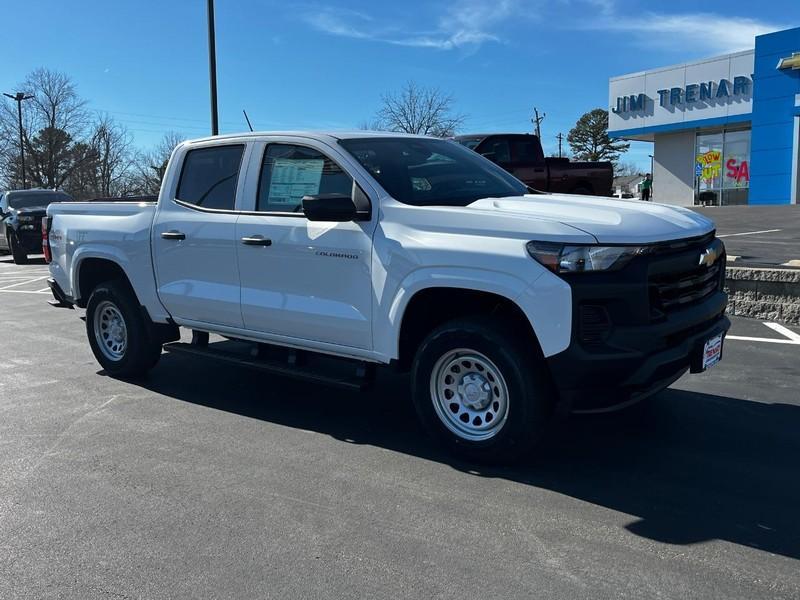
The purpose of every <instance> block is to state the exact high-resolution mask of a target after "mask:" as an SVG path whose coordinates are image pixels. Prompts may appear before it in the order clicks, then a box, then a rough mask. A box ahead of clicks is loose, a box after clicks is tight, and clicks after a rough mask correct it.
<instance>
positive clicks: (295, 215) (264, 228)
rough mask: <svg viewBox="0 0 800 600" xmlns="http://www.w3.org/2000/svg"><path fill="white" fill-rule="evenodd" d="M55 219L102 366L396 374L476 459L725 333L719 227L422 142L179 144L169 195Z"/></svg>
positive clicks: (83, 207)
mask: <svg viewBox="0 0 800 600" xmlns="http://www.w3.org/2000/svg"><path fill="white" fill-rule="evenodd" d="M44 230H45V234H46V239H45V245H46V248H45V249H46V250H47V256H48V258H49V259H50V261H51V262H50V273H51V279H50V281H49V284H50V287H51V289H52V291H53V294H54V295H55V298H56V301H57V303H58V304H60V305H62V306H74V305H77V306H78V307H85V309H86V319H85V320H86V333H87V335H88V341H89V344H90V345H91V349H92V351H93V353H94V355H95V357H96V358H97V360H98V362H99V363H100V365H102V367H103V369H105V371H106V372H107V373H109V374H111V375H114V376H119V377H133V376H139V375H142V374H143V373H145V372H146V371H148V370H149V369H151V368H152V367H153V366H154V365H155V364H156V362H157V361H158V360H159V357H160V356H161V353H162V349H164V350H167V351H170V352H183V353H186V354H189V355H192V356H195V357H197V360H205V359H206V358H207V357H213V358H217V359H221V360H227V361H232V362H236V363H238V364H241V365H247V366H249V367H255V368H259V369H263V370H264V371H266V372H269V373H271V374H278V375H289V376H296V377H304V378H306V379H309V380H312V381H316V382H319V383H325V384H331V385H343V386H348V387H355V388H361V387H364V386H365V385H367V384H368V383H369V380H370V378H371V377H372V376H374V372H375V367H376V366H377V365H393V366H395V367H397V368H399V369H401V370H407V371H410V374H411V376H410V388H411V390H410V396H411V400H412V401H413V403H414V405H415V408H416V411H417V413H418V415H419V417H420V419H421V421H422V423H423V424H424V426H425V428H426V429H427V430H428V431H429V432H430V433H431V434H432V435H433V436H435V437H436V438H438V439H439V440H441V441H442V442H443V443H444V444H445V445H446V446H448V447H449V448H451V449H453V450H455V451H458V452H460V453H461V454H462V455H466V456H468V457H471V458H473V459H477V460H490V461H491V460H501V461H503V460H509V459H512V458H514V457H517V456H520V455H524V454H525V453H526V452H528V450H529V448H530V447H531V445H532V444H533V443H534V442H535V441H536V440H537V438H539V437H540V436H541V434H542V432H543V431H544V429H545V428H546V427H547V425H548V423H549V422H550V420H551V418H552V417H553V416H554V415H560V414H564V413H565V412H568V411H581V410H582V411H602V410H609V409H613V408H618V407H620V406H624V405H626V404H629V403H633V402H636V401H638V400H640V399H642V398H644V397H646V396H648V395H651V394H654V393H655V392H658V391H659V390H662V389H664V388H665V387H667V386H668V385H670V383H672V382H673V381H675V380H676V379H678V378H679V377H681V376H682V375H683V374H684V373H685V372H686V371H687V370H691V371H692V372H699V371H702V370H704V369H707V368H709V367H710V366H712V365H714V364H715V363H716V362H717V361H718V360H719V359H720V357H721V355H722V344H723V339H724V336H725V333H726V331H727V330H728V328H729V326H730V323H729V321H728V319H727V317H726V316H725V307H726V302H727V297H726V295H725V293H724V292H723V278H724V267H725V255H724V247H723V245H722V242H721V241H720V240H718V239H717V238H716V237H715V231H714V225H713V223H712V222H711V221H710V220H708V219H706V218H705V217H703V216H701V215H699V214H696V213H694V212H692V211H690V210H688V209H684V208H679V207H674V206H663V205H659V204H650V203H640V202H630V201H622V200H613V199H598V198H594V197H590V198H585V197H579V196H569V195H548V194H542V193H530V192H529V189H528V188H527V187H526V186H525V185H524V184H523V183H522V182H520V181H519V180H517V179H515V178H514V177H512V176H511V175H510V174H508V173H507V172H505V171H504V170H503V169H501V168H500V167H498V166H497V165H495V164H494V163H493V162H491V161H489V160H488V159H486V158H484V157H482V156H480V155H479V154H477V153H475V152H472V151H471V150H469V149H467V148H465V147H464V146H462V145H460V144H458V143H456V142H453V141H448V140H441V139H435V138H428V137H421V136H411V135H403V134H371V133H366V132H357V133H349V134H344V133H330V134H322V133H297V132H295V133H292V132H288V133H248V134H240V135H226V136H217V137H212V138H207V139H200V140H195V141H189V142H184V143H182V144H180V145H179V146H178V147H177V148H176V149H175V150H174V152H173V154H172V157H171V159H170V161H169V164H168V167H167V170H166V173H165V177H164V180H163V183H162V187H161V192H160V195H159V198H158V201H157V203H147V202H140V203H136V202H132V203H125V202H110V203H82V202H73V203H67V204H54V205H52V206H51V207H50V208H49V210H48V218H47V219H46V221H45V223H44ZM181 327H182V328H187V329H189V330H192V331H193V337H192V341H191V343H189V342H188V341H184V342H180V341H178V340H179V339H180V334H179V328H181ZM208 334H217V335H219V336H222V337H223V338H225V339H222V338H220V339H222V341H212V342H211V343H209V338H208ZM183 339H185V340H188V337H185V338H183ZM213 339H217V338H216V336H215V338H212V340H213ZM265 401H268V399H265Z"/></svg>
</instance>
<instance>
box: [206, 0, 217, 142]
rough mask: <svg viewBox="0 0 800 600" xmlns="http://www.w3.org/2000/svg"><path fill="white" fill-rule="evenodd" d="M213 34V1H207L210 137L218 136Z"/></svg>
mask: <svg viewBox="0 0 800 600" xmlns="http://www.w3.org/2000/svg"><path fill="white" fill-rule="evenodd" d="M215 37H216V36H215V34H214V0H208V75H209V80H210V84H211V135H219V117H218V115H217V44H216V41H215Z"/></svg>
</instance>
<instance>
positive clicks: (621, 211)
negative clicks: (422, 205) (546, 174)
mask: <svg viewBox="0 0 800 600" xmlns="http://www.w3.org/2000/svg"><path fill="white" fill-rule="evenodd" d="M464 210H474V211H485V212H491V213H494V214H498V213H500V214H507V215H508V216H509V217H513V218H517V219H520V218H522V219H524V218H528V219H531V218H533V219H537V220H539V219H541V220H547V221H551V220H555V221H558V222H560V223H562V224H564V225H568V226H570V227H574V228H576V229H580V230H581V231H584V232H586V233H588V234H589V235H591V236H593V237H594V238H595V239H597V241H598V243H601V244H644V243H651V242H664V241H669V240H677V239H683V238H690V237H696V236H701V235H704V234H706V233H709V232H710V231H712V230H713V229H714V222H713V221H711V219H708V218H706V217H704V216H702V215H700V214H698V213H696V212H694V211H691V210H689V209H687V208H683V207H680V206H669V205H666V204H654V203H652V202H642V201H640V200H617V199H614V198H601V197H597V196H574V195H569V194H532V195H526V196H517V197H509V198H485V199H483V200H478V201H476V202H473V203H472V204H470V205H469V206H467V207H465V209H464Z"/></svg>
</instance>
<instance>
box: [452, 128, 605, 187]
mask: <svg viewBox="0 0 800 600" xmlns="http://www.w3.org/2000/svg"><path fill="white" fill-rule="evenodd" d="M454 139H455V141H457V142H458V143H460V144H463V145H464V146H466V147H467V148H470V149H472V150H474V151H475V152H477V153H478V154H482V155H483V156H485V157H486V158H488V159H489V160H491V161H493V162H495V163H497V164H498V165H499V166H501V167H503V168H504V169H505V170H506V171H508V172H509V173H511V174H512V175H513V176H514V177H516V178H517V179H519V180H520V181H522V182H523V183H525V184H526V185H528V186H530V187H532V188H534V189H536V190H539V191H542V192H551V193H555V194H558V193H561V194H584V195H587V196H611V185H612V182H613V180H614V168H613V166H612V165H611V163H610V162H571V161H570V160H569V159H568V158H551V157H545V155H544V151H543V150H542V143H541V141H540V140H539V138H538V137H537V136H535V135H532V134H528V133H487V134H468V135H459V136H456V137H455V138H454Z"/></svg>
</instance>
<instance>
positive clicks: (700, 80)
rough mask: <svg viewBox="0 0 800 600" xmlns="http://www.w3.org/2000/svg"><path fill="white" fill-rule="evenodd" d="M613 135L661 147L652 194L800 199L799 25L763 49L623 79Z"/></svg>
mask: <svg viewBox="0 0 800 600" xmlns="http://www.w3.org/2000/svg"><path fill="white" fill-rule="evenodd" d="M609 106H610V110H609V135H610V136H611V137H614V138H623V139H627V140H641V141H649V142H653V196H654V199H655V200H656V201H658V202H666V203H671V204H681V205H695V204H704V205H728V204H791V203H794V204H796V203H798V201H799V200H800V181H799V180H798V179H799V178H800V173H798V171H800V28H796V29H789V30H786V31H779V32H776V33H770V34H766V35H761V36H758V37H756V38H755V48H754V49H753V50H747V51H744V52H736V53H734V54H728V55H725V56H719V57H715V58H710V59H707V60H699V61H694V62H690V63H686V64H682V65H676V66H672V67H665V68H661V69H653V70H651V71H644V72H641V73H632V74H630V75H623V76H621V77H614V78H612V79H611V80H610V82H609Z"/></svg>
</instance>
